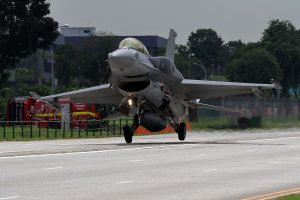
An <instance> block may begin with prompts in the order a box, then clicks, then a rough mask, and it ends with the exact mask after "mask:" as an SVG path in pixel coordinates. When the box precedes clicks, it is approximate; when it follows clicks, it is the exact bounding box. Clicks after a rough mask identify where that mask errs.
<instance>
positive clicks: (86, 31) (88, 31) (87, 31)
mask: <svg viewBox="0 0 300 200" xmlns="http://www.w3.org/2000/svg"><path fill="white" fill-rule="evenodd" d="M83 32H84V33H86V34H87V33H91V30H83Z"/></svg>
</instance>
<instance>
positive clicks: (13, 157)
mask: <svg viewBox="0 0 300 200" xmlns="http://www.w3.org/2000/svg"><path fill="white" fill-rule="evenodd" d="M286 139H300V137H281V138H270V139H256V140H240V141H237V142H239V143H244V142H255V141H272V140H286ZM196 145H199V144H174V145H161V146H152V147H137V148H128V149H111V150H100V151H80V152H69V153H49V154H40V155H39V154H33V155H25V156H7V157H0V160H4V159H15V158H35V157H49V156H63V155H79V154H92V153H108V152H121V151H135V150H143V149H158V148H166V147H179V146H196Z"/></svg>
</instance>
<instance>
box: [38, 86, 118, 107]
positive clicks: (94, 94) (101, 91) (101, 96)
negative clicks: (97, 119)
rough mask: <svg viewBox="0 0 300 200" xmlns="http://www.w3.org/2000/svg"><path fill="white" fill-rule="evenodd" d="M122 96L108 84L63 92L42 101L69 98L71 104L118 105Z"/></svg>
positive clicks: (46, 97)
mask: <svg viewBox="0 0 300 200" xmlns="http://www.w3.org/2000/svg"><path fill="white" fill-rule="evenodd" d="M122 97H123V96H122V95H121V94H120V93H119V92H118V91H117V90H115V89H113V88H111V87H110V84H105V85H99V86H95V87H90V88H85V89H80V90H74V91H71V92H64V93H60V94H55V95H50V96H45V97H42V99H43V100H51V99H65V98H69V99H70V100H71V101H72V102H74V103H76V102H80V103H99V104H116V105H119V103H120V101H121V99H122Z"/></svg>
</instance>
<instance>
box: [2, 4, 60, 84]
mask: <svg viewBox="0 0 300 200" xmlns="http://www.w3.org/2000/svg"><path fill="white" fill-rule="evenodd" d="M49 6H50V4H49V3H48V2H47V1H46V0H22V1H19V0H10V1H5V0H1V1H0V8H1V12H0V46H1V48H0V87H1V83H3V82H4V81H5V79H6V78H7V77H6V73H5V70H6V69H9V68H14V67H15V64H16V63H17V62H19V61H20V59H21V58H25V57H26V56H28V55H29V54H31V53H34V52H35V51H36V50H37V49H39V48H41V49H45V48H47V47H48V45H49V44H51V43H52V41H53V40H54V39H55V38H56V37H57V36H58V32H57V28H58V23H57V22H56V21H54V20H53V19H52V18H51V17H49V16H48V14H49V13H50V10H49Z"/></svg>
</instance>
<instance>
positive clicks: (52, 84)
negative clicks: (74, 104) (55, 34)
mask: <svg viewBox="0 0 300 200" xmlns="http://www.w3.org/2000/svg"><path fill="white" fill-rule="evenodd" d="M53 48H54V46H53V45H51V93H52V94H54V67H53Z"/></svg>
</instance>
